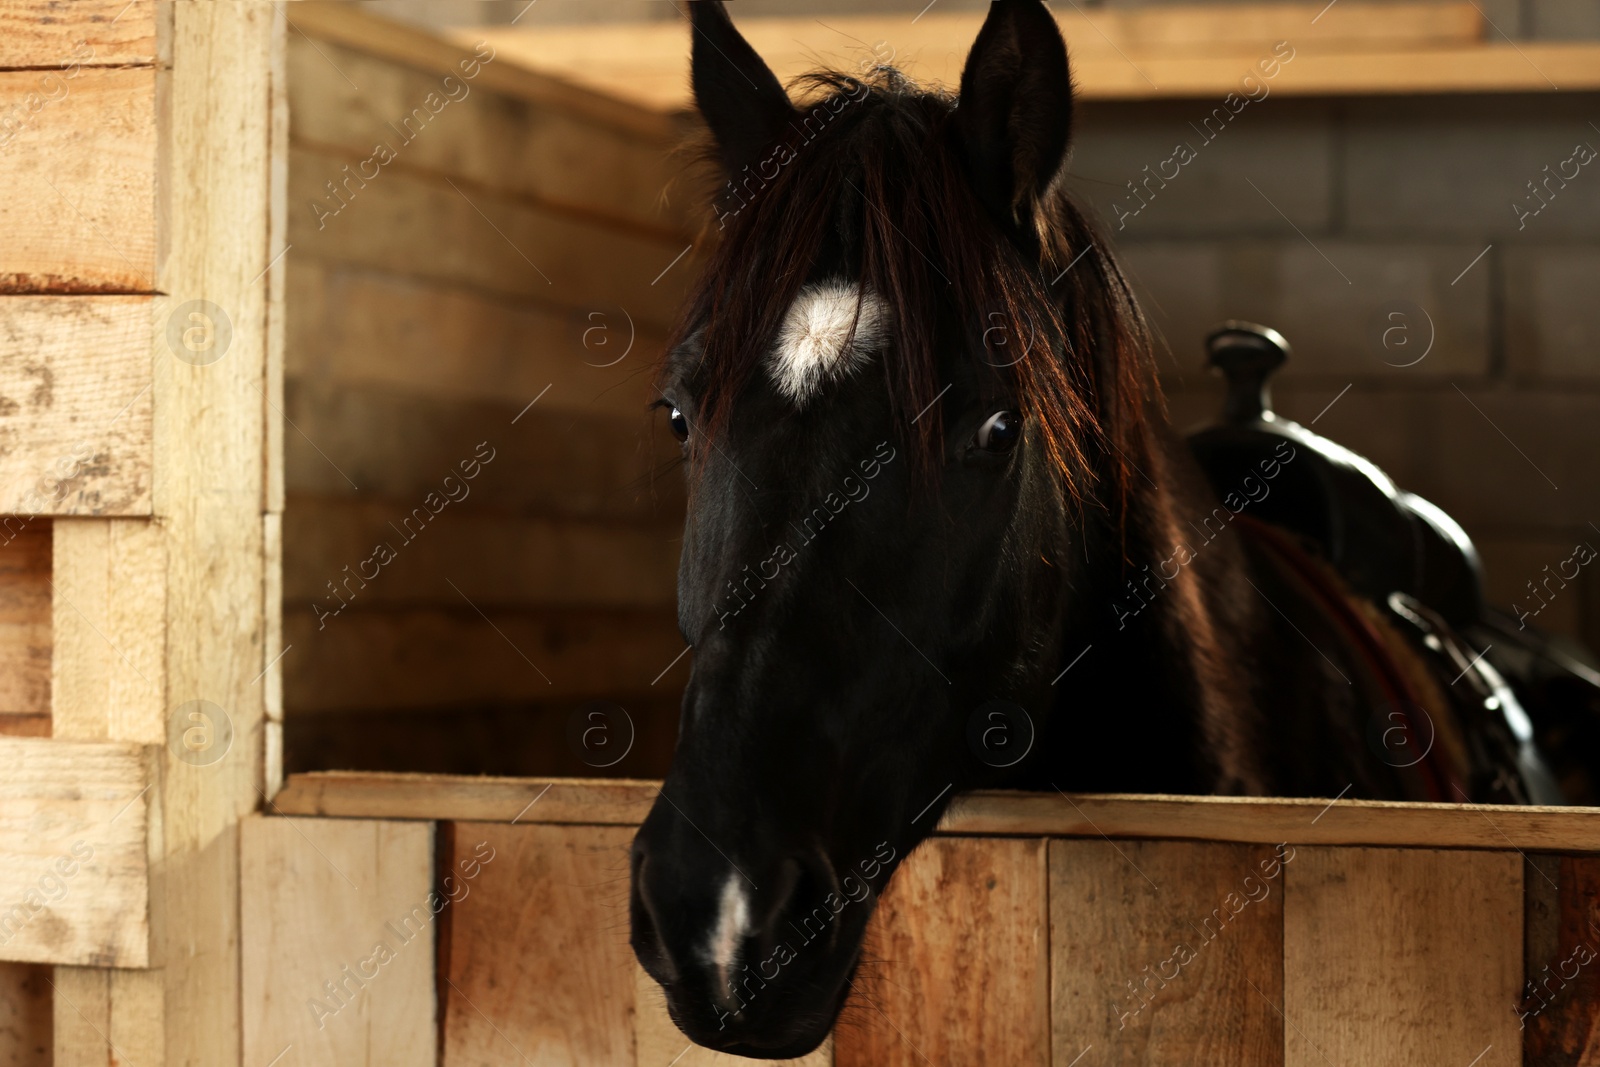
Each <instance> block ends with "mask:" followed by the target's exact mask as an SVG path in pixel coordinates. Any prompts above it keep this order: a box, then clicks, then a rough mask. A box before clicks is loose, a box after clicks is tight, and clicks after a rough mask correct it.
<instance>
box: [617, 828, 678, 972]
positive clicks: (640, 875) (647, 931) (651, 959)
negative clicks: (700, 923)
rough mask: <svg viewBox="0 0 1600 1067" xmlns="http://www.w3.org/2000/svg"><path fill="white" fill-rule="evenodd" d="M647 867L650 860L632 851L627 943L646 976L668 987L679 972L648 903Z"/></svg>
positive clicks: (653, 908)
mask: <svg viewBox="0 0 1600 1067" xmlns="http://www.w3.org/2000/svg"><path fill="white" fill-rule="evenodd" d="M648 867H649V860H648V858H647V857H646V856H645V855H644V851H643V849H641V848H638V847H635V849H634V853H633V892H632V893H631V895H630V899H629V909H628V910H629V921H630V926H631V933H630V936H629V938H628V940H629V942H630V943H631V944H632V946H633V952H634V955H635V956H637V957H638V958H639V965H640V966H641V967H643V968H644V970H645V973H646V974H648V975H649V976H650V977H651V978H654V979H655V980H656V981H657V982H660V983H661V984H662V985H670V984H671V983H673V982H675V981H677V979H678V968H677V965H676V964H675V963H674V962H673V960H672V955H671V954H670V953H669V952H668V951H667V946H666V943H665V942H664V941H663V940H662V938H661V926H660V923H659V922H658V921H657V916H656V911H655V904H654V902H653V900H652V899H651V896H650V891H649V883H648V881H647V874H648Z"/></svg>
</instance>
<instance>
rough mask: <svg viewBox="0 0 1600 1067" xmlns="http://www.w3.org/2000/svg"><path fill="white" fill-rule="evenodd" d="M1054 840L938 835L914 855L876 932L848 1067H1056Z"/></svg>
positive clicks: (845, 1042)
mask: <svg viewBox="0 0 1600 1067" xmlns="http://www.w3.org/2000/svg"><path fill="white" fill-rule="evenodd" d="M1045 844H1046V843H1045V841H1044V840H1043V839H1040V838H1016V839H1003V838H991V839H984V838H968V837H956V838H938V839H934V840H932V841H929V842H926V843H925V844H923V845H922V846H921V847H920V848H918V849H917V851H915V852H913V853H912V854H911V856H910V857H909V858H908V859H907V860H906V862H905V865H904V866H903V867H902V868H901V869H900V871H899V872H898V873H897V874H896V875H895V879H894V881H893V882H891V883H890V885H889V889H888V891H887V892H886V893H885V894H884V896H883V899H882V901H881V902H880V903H879V905H878V912H877V914H876V915H875V916H874V917H873V920H872V926H871V927H870V928H869V930H868V937H867V945H866V950H865V951H866V958H867V959H868V960H870V961H871V962H870V963H868V964H866V965H864V967H863V969H862V971H861V972H860V973H859V974H858V976H857V979H856V988H855V992H853V993H852V994H851V1000H850V1002H849V1003H847V1005H846V1008H845V1010H846V1011H847V1012H848V1013H849V1015H850V1023H849V1024H848V1025H841V1026H840V1027H839V1028H838V1029H837V1030H836V1032H835V1036H834V1057H835V1062H836V1063H837V1064H838V1065H839V1067H890V1065H900V1064H905V1065H907V1067H909V1065H911V1064H923V1063H930V1062H931V1063H1005V1064H1012V1065H1015V1067H1032V1065H1036V1064H1037V1065H1041V1067H1043V1065H1047V1064H1049V1063H1050V992H1049V984H1050V965H1049V952H1050V934H1049V907H1048V903H1047V901H1048V896H1047V894H1048V888H1047V875H1046V848H1045ZM956 976H959V978H957V977H956ZM979 991H981V995H980V993H979ZM999 1005H1004V1010H1003V1011H997V1010H995V1007H996V1006H999Z"/></svg>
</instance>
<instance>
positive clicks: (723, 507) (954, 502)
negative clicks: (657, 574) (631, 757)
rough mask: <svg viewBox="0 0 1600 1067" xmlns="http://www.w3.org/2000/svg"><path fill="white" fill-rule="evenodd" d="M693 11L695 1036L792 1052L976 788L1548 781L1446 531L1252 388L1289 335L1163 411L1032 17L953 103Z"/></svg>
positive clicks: (1042, 15) (682, 341)
mask: <svg viewBox="0 0 1600 1067" xmlns="http://www.w3.org/2000/svg"><path fill="white" fill-rule="evenodd" d="M691 11H692V14H691V20H692V26H693V41H694V44H693V80H694V90H695V95H696V99H697V101H698V103H699V106H700V110H701V111H702V113H703V114H704V117H705V119H706V122H707V124H708V125H709V128H710V131H711V133H712V135H713V137H714V140H715V153H716V156H717V159H718V162H719V163H720V165H721V167H722V168H723V170H724V172H725V176H726V177H727V179H728V184H727V186H726V188H725V189H724V191H723V193H722V195H721V196H720V197H719V199H718V202H717V204H716V214H717V218H718V220H719V223H720V226H721V229H722V234H721V241H720V244H719V245H718V247H717V248H716V250H715V252H714V254H713V257H712V261H711V263H710V265H709V267H708V269H707V271H706V273H705V275H704V278H703V280H702V282H701V283H700V285H699V288H698V291H697V292H696V294H695V296H694V297H693V300H692V303H691V306H690V308H689V310H688V312H687V315H686V317H685V319H684V322H683V325H682V327H681V329H680V332H679V334H678V335H677V337H676V338H675V339H674V344H673V346H672V349H671V353H670V356H669V358H668V361H667V364H666V366H665V368H664V371H663V375H662V378H661V381H660V388H661V395H662V400H661V402H660V406H661V407H663V408H664V409H666V411H667V412H668V413H669V414H668V417H669V418H670V420H671V425H672V427H673V429H674V431H675V432H676V434H677V436H678V437H679V439H680V440H681V441H682V442H683V448H684V452H685V457H686V469H687V471H688V477H689V484H690V506H689V517H688V522H687V527H686V530H685V535H684V543H683V557H682V564H681V569H680V575H679V623H680V626H681V628H682V630H683V633H684V636H685V639H686V640H687V641H688V642H689V643H690V644H691V645H692V646H693V647H694V653H695V655H694V667H693V674H692V676H691V678H690V681H689V685H688V689H687V691H686V692H685V694H684V699H683V709H682V720H681V726H680V734H679V738H678V745H677V751H676V754H675V757H674V761H673V764H672V768H671V771H670V773H669V774H668V776H667V779H666V782H665V785H664V787H663V789H662V792H661V795H660V797H659V799H658V800H657V802H656V804H655V806H654V808H653V809H652V810H651V812H650V815H649V817H648V818H647V819H646V820H645V823H644V825H643V827H642V828H641V829H640V831H639V834H638V836H637V838H636V839H635V842H634V846H633V855H632V907H631V919H632V943H633V946H634V949H635V952H636V953H637V955H638V957H639V960H640V962H641V964H642V965H643V966H644V968H645V969H646V970H647V971H648V972H649V973H650V974H651V975H652V976H653V977H654V978H655V979H656V980H657V981H659V982H660V983H661V985H662V987H663V988H664V990H665V991H666V995H667V1001H668V1005H669V1008H670V1011H671V1014H672V1017H673V1018H674V1020H675V1021H676V1022H677V1024H678V1025H679V1026H680V1027H681V1028H682V1029H683V1030H684V1032H685V1033H687V1034H688V1035H689V1036H690V1037H692V1038H693V1039H694V1040H696V1041H698V1042H700V1043H701V1044H703V1045H707V1046H710V1047H713V1048H718V1049H722V1050H725V1051H728V1052H734V1053H738V1054H742V1055H746V1056H756V1057H765V1058H783V1057H790V1056H797V1055H801V1054H804V1053H805V1052H807V1051H809V1050H811V1049H812V1048H814V1047H815V1046H816V1045H817V1044H818V1043H819V1042H820V1041H821V1040H822V1039H823V1037H824V1036H825V1035H826V1034H827V1032H828V1030H829V1028H830V1026H831V1025H832V1024H833V1022H834V1020H835V1018H836V1017H837V1015H838V1012H839V1010H840V1007H841V1005H842V1004H843V1002H844V1000H845V998H846V996H847V995H848V993H849V990H850V987H851V982H852V979H853V976H854V974H855V971H856V967H857V964H858V961H859V957H860V951H861V945H862V938H863V934H864V931H865V928H866V925H867V921H868V919H869V917H870V916H871V914H872V911H873V906H874V904H875V902H876V900H877V899H878V895H879V894H880V893H881V892H882V890H883V888H884V886H885V884H886V883H887V881H888V879H889V877H890V875H891V874H892V873H893V871H894V869H895V867H896V866H897V864H898V863H899V862H900V861H901V860H903V859H904V857H905V855H906V854H907V853H908V852H909V851H910V850H911V849H912V848H913V847H914V846H915V845H916V844H917V843H918V842H919V841H921V840H922V839H924V838H925V837H927V836H928V834H929V833H931V832H932V830H933V828H934V825H935V824H936V823H937V822H938V820H939V817H940V814H941V812H942V811H943V810H944V807H945V806H946V805H947V804H948V803H949V801H950V799H951V798H952V796H954V795H956V794H958V793H960V792H961V791H962V790H966V789H971V788H975V787H980V786H992V785H1001V784H1003V785H1015V786H1020V787H1023V788H1042V789H1047V790H1048V789H1052V788H1060V789H1064V790H1071V791H1116V792H1163V793H1173V792H1190V793H1228V794H1249V795H1268V794H1277V795H1291V796H1328V797H1333V796H1337V795H1345V796H1366V797H1380V798H1415V799H1434V800H1466V799H1472V800H1508V801H1528V800H1543V799H1553V797H1554V793H1553V790H1554V785H1553V782H1552V776H1551V774H1550V773H1549V772H1548V771H1547V770H1546V769H1545V766H1544V765H1543V763H1542V762H1541V760H1540V758H1539V756H1538V754H1537V753H1536V751H1535V750H1534V748H1533V745H1532V743H1531V742H1532V738H1531V733H1532V731H1531V730H1530V728H1529V725H1528V722H1527V719H1526V716H1524V715H1523V714H1522V713H1521V711H1520V709H1519V708H1518V707H1517V705H1516V697H1515V694H1514V693H1513V692H1512V691H1511V690H1510V688H1509V687H1508V686H1507V684H1506V682H1505V680H1504V677H1503V670H1502V671H1496V670H1495V669H1494V668H1493V667H1491V666H1489V663H1490V661H1489V660H1488V659H1487V658H1486V657H1483V656H1480V655H1477V653H1476V652H1475V651H1474V649H1476V648H1481V647H1482V646H1483V644H1484V643H1488V642H1486V641H1483V638H1482V633H1481V628H1482V627H1484V626H1486V625H1492V624H1493V617H1492V616H1489V615H1487V614H1485V613H1484V611H1483V609H1482V607H1481V604H1480V603H1479V602H1478V600H1477V593H1476V586H1475V585H1473V582H1474V581H1475V577H1476V573H1475V557H1474V556H1473V555H1472V552H1471V548H1470V544H1469V543H1467V542H1466V539H1465V537H1464V536H1463V535H1461V534H1460V531H1459V528H1457V527H1456V526H1455V525H1454V524H1453V523H1451V522H1450V521H1449V520H1448V518H1446V517H1444V516H1443V515H1442V513H1439V512H1438V511H1437V509H1433V508H1431V507H1430V506H1428V505H1426V504H1425V503H1424V502H1422V501H1419V500H1417V499H1416V498H1413V497H1408V496H1406V495H1405V494H1401V493H1399V492H1398V491H1397V490H1395V489H1394V487H1393V486H1392V484H1389V483H1388V482H1387V479H1384V478H1383V476H1382V475H1381V474H1380V473H1378V472H1376V471H1375V470H1374V469H1372V468H1371V467H1370V464H1365V463H1364V462H1363V461H1361V460H1359V458H1358V457H1354V456H1352V455H1350V454H1349V453H1346V452H1344V451H1343V450H1341V449H1338V448H1337V446H1333V445H1331V444H1330V443H1328V442H1325V441H1323V440H1322V439H1320V438H1317V437H1315V435H1312V434H1310V433H1308V432H1306V431H1304V430H1301V429H1299V428H1298V427H1295V426H1293V424H1289V423H1286V422H1284V421H1283V420H1281V419H1277V418H1275V417H1274V416H1272V415H1271V413H1270V411H1269V410H1266V408H1265V406H1264V404H1263V403H1262V400H1263V398H1264V395H1265V394H1264V388H1263V386H1264V382H1265V377H1266V374H1267V373H1268V372H1269V371H1270V368H1271V366H1272V365H1273V363H1274V361H1275V360H1277V359H1280V358H1281V357H1282V349H1283V345H1282V344H1281V341H1280V339H1277V338H1276V336H1275V335H1273V334H1272V333H1271V332H1270V331H1265V330H1261V329H1257V328H1250V327H1245V326H1233V327H1230V328H1229V329H1226V330H1224V331H1222V332H1221V333H1220V334H1219V335H1218V336H1217V337H1216V338H1215V339H1214V340H1213V358H1214V360H1215V361H1216V362H1217V363H1218V364H1219V365H1221V366H1223V367H1224V368H1225V369H1226V370H1228V371H1229V373H1230V375H1231V376H1232V377H1233V378H1234V380H1235V388H1234V392H1233V395H1232V398H1231V401H1230V409H1229V412H1228V414H1227V417H1226V419H1225V421H1224V424H1223V425H1221V426H1219V427H1217V428H1214V429H1213V430H1211V431H1208V432H1207V433H1205V434H1202V435H1200V436H1199V437H1197V438H1195V439H1194V440H1193V441H1192V442H1186V441H1185V440H1183V439H1181V438H1180V437H1179V436H1177V435H1176V434H1174V433H1173V432H1172V431H1171V430H1170V429H1169V427H1168V425H1167V422H1166V417H1165V413H1164V409H1163V407H1162V403H1161V399H1160V394H1159V391H1158V388H1157V385H1156V380H1155V374H1154V370H1153V364H1152V359H1151V354H1150V353H1151V345H1150V342H1149V339H1148V337H1147V334H1146V331H1145V327H1144V325H1143V322H1142V320H1141V318H1140V316H1139V312H1138V310H1137V308H1136V307H1135V304H1134V301H1133V300H1132V298H1131V296H1130V294H1129V290H1128V286H1127V283H1126V282H1125V281H1124V279H1123V276H1122V275H1121V273H1120V272H1119V271H1118V269H1117V267H1116V265H1115V263H1114V262H1113V260H1112V258H1111V256H1110V254H1109V252H1108V251H1107V249H1106V247H1105V245H1104V244H1103V242H1102V241H1100V240H1099V239H1098V238H1097V237H1096V236H1095V233H1094V232H1093V230H1092V228H1091V226H1090V225H1089V224H1088V222H1087V221H1086V219H1085V218H1084V216H1083V215H1082V214H1081V213H1080V212H1079V210H1078V209H1077V208H1076V207H1074V206H1073V204H1072V203H1071V202H1070V201H1069V200H1068V199H1067V198H1066V196H1065V195H1064V194H1063V193H1062V192H1061V191H1060V188H1059V183H1058V181H1057V177H1058V174H1059V172H1060V171H1061V170H1062V165H1063V162H1064V160H1065V157H1066V154H1067V150H1068V146H1069V140H1070V133H1071V116H1072V86H1071V79H1070V76H1069V72H1068V64H1067V53H1066V48H1065V45H1064V44H1063V42H1062V39H1061V36H1060V33H1059V31H1058V30H1057V28H1056V25H1055V22H1054V19H1053V18H1052V17H1051V15H1050V14H1049V12H1048V11H1047V10H1046V9H1045V8H1044V6H1043V5H1042V4H1041V3H1039V2H1038V0H1000V2H997V3H995V4H993V5H992V7H991V10H990V12H989V15H988V18H987V20H986V22H985V23H984V26H983V29H982V31H981V32H980V33H979V35H978V38H977V41H976V43H975V44H974V45H973V48H972V51H971V54H970V56H969V57H968V59H967V64H966V68H965V70H964V73H963V74H962V78H961V85H960V95H959V98H956V97H951V96H949V95H945V94H941V93H935V92H928V91H923V90H920V89H918V88H916V87H915V86H913V85H911V84H909V83H908V82H907V81H906V80H905V79H904V78H903V77H902V76H901V75H899V74H898V73H897V72H895V71H893V70H889V69H879V70H876V71H874V72H872V73H871V74H869V75H863V76H862V77H850V76H845V75H840V74H818V75H814V76H812V77H810V78H809V79H806V80H805V82H804V85H803V89H804V91H805V93H806V94H807V102H806V103H804V104H803V105H801V106H798V107H797V106H796V105H795V104H794V103H793V102H791V99H790V98H789V96H788V95H787V94H786V93H785V91H784V89H783V88H782V87H781V86H780V85H779V83H778V81H777V80H776V78H775V77H774V76H773V74H772V73H771V71H770V70H769V69H768V68H767V67H766V66H765V64H764V63H763V62H762V61H761V59H760V58H759V57H758V56H757V55H756V54H755V52H754V51H753V50H752V49H751V48H750V46H749V45H748V43H747V42H746V41H745V40H744V39H743V37H741V36H740V35H739V33H738V32H737V30H735V28H734V27H733V25H732V23H731V21H730V19H729V17H728V15H727V13H726V12H725V10H724V9H723V6H722V4H721V3H720V2H717V3H694V4H693V5H692V7H691ZM1463 583H1465V584H1463ZM1474 628H1477V629H1474ZM1501 644H1502V645H1503V646H1504V648H1505V649H1511V648H1512V646H1513V645H1514V644H1518V645H1519V647H1520V648H1521V649H1522V651H1523V652H1524V653H1525V662H1524V666H1527V667H1528V669H1527V670H1524V671H1522V674H1524V675H1526V676H1527V677H1529V678H1530V679H1533V678H1534V677H1535V675H1537V679H1542V682H1543V684H1545V685H1546V687H1547V688H1550V689H1552V690H1553V689H1557V688H1559V687H1560V686H1561V685H1564V684H1567V683H1569V682H1571V681H1572V679H1573V677H1574V676H1573V675H1572V674H1571V672H1570V671H1564V670H1563V669H1561V668H1557V667H1552V668H1550V669H1549V670H1547V671H1545V672H1544V673H1543V674H1540V673H1539V672H1538V671H1537V670H1535V669H1534V667H1533V666H1529V665H1531V664H1544V663H1546V662H1547V661H1546V660H1544V659H1541V658H1539V657H1538V655H1537V653H1538V651H1539V650H1538V649H1536V648H1533V647H1532V646H1530V645H1528V644H1527V642H1525V641H1524V642H1520V643H1519V642H1513V641H1512V640H1511V639H1510V638H1509V637H1506V638H1504V640H1503V641H1502V642H1501ZM1499 662H1501V663H1502V668H1503V669H1504V666H1505V663H1506V661H1504V660H1501V661H1499ZM1574 669H1576V670H1577V671H1578V672H1579V673H1580V674H1581V671H1582V668H1574ZM1458 670H1459V671H1460V672H1461V673H1460V674H1458V673H1457V672H1458ZM1452 676H1454V680H1452ZM1463 679H1465V681H1463ZM1458 683H1459V684H1458ZM1469 690H1470V693H1469V694H1468V698H1467V699H1465V700H1461V699H1457V700H1455V701H1452V700H1451V699H1450V697H1451V696H1452V695H1455V694H1459V693H1462V692H1467V691H1469ZM1530 703H1531V702H1530ZM1583 721H1584V722H1586V721H1587V720H1583ZM1575 728H1576V727H1575ZM1582 728H1585V729H1587V728H1588V727H1587V726H1584V727H1582ZM1591 736H1592V735H1591ZM1558 770H1562V769H1561V768H1558ZM1568 777H1574V776H1573V775H1568ZM1575 780H1577V779H1576V778H1575ZM1581 787H1582V783H1581V781H1580V782H1579V785H1578V786H1576V787H1575V788H1581Z"/></svg>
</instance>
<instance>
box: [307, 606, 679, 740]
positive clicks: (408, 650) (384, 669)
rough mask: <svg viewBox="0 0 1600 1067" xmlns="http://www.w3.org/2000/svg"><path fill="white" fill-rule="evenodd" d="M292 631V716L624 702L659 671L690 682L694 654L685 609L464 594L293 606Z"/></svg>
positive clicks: (670, 680) (664, 680) (647, 689)
mask: <svg viewBox="0 0 1600 1067" xmlns="http://www.w3.org/2000/svg"><path fill="white" fill-rule="evenodd" d="M446 588H448V586H446ZM319 625H320V626H321V628H320V629H319ZM284 639H285V640H286V641H287V642H288V643H289V644H290V645H293V646H294V651H292V652H290V653H289V654H288V655H286V656H284V658H283V675H284V679H283V685H284V695H283V699H284V708H285V714H286V717H287V718H289V719H292V718H293V717H294V716H295V715H299V714H309V713H318V712H340V711H359V710H374V709H379V708H389V709H398V708H424V707H450V706H461V705H471V704H474V703H485V702H503V701H565V700H590V699H595V700H599V699H605V700H616V701H621V702H623V703H624V705H626V702H627V701H628V700H629V699H631V698H632V697H634V696H643V695H649V694H651V693H653V692H655V691H656V690H655V688H654V687H653V686H652V684H651V683H652V680H653V679H656V678H658V677H661V684H662V685H679V686H681V685H682V683H683V680H684V679H685V678H686V677H687V676H688V664H689V661H690V657H689V656H684V657H683V658H682V659H678V656H679V654H680V653H681V652H683V650H684V644H683V639H682V638H681V637H680V636H679V635H678V628H677V622H676V615H675V614H674V613H673V612H672V611H670V610H661V609H658V610H645V609H640V610H632V611H623V610H612V611H600V610H593V609H583V610H576V609H566V610H550V611H531V610H518V611H504V610H494V609H490V610H487V611H485V613H484V614H482V615H480V614H479V613H478V611H477V609H475V608H474V607H473V606H472V605H471V604H468V603H466V602H465V601H463V602H462V604H461V606H460V607H459V608H456V609H452V610H448V611H447V610H444V609H433V608H418V609H408V610H404V611H400V610H396V611H386V612H362V611H357V610H355V609H353V608H352V609H346V610H345V612H344V613H343V614H342V615H338V616H331V617H330V616H325V617H323V618H322V619H321V621H320V623H319V620H318V618H317V616H315V615H314V614H313V613H312V612H311V611H310V610H307V609H304V608H291V609H289V610H286V611H285V612H284ZM674 661H676V663H675V662H674ZM669 668H671V669H670V671H669V670H668V669H669ZM663 672H667V673H666V675H665V677H662V674H663Z"/></svg>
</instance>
